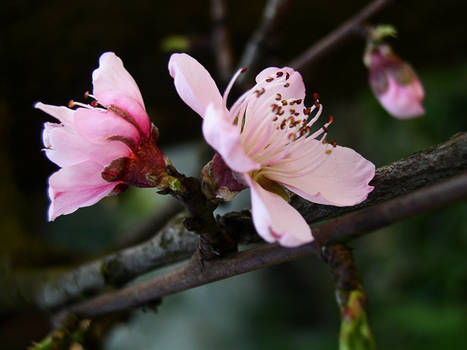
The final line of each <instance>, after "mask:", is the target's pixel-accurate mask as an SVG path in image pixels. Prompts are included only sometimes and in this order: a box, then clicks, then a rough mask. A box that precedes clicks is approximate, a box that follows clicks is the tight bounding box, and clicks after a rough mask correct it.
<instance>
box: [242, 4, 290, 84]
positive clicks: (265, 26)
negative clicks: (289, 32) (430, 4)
mask: <svg viewBox="0 0 467 350" xmlns="http://www.w3.org/2000/svg"><path fill="white" fill-rule="evenodd" d="M288 4H289V0H269V1H268V3H267V4H266V6H265V8H264V12H263V18H262V19H261V23H260V24H259V26H258V28H257V29H256V30H255V32H254V33H253V35H252V36H251V38H250V40H249V41H248V43H247V44H246V47H245V51H244V52H243V55H242V57H241V58H240V64H239V68H244V67H247V68H248V69H249V71H247V72H246V74H243V75H241V76H240V77H239V78H238V83H240V84H241V83H242V82H244V81H247V77H249V74H252V73H254V70H255V69H254V68H255V67H256V64H257V62H258V61H259V60H260V58H261V55H262V52H261V51H262V49H263V48H264V46H265V45H266V41H267V39H268V38H269V36H270V35H271V33H272V32H273V30H274V28H275V27H276V26H277V25H278V24H279V22H280V20H281V19H282V18H283V17H284V16H283V14H284V13H285V10H286V7H287V6H288Z"/></svg>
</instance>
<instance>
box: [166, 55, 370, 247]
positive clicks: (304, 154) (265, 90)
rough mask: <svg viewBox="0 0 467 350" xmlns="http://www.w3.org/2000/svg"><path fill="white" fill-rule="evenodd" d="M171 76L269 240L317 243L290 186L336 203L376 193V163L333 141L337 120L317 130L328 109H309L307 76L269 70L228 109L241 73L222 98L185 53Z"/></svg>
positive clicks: (305, 195)
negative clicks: (245, 191)
mask: <svg viewBox="0 0 467 350" xmlns="http://www.w3.org/2000/svg"><path fill="white" fill-rule="evenodd" d="M169 72H170V75H171V76H172V77H173V79H174V84H175V88H176V90H177V92H178V94H179V95H180V97H181V98H182V100H183V101H184V102H185V103H186V104H188V105H189V106H190V107H191V108H192V109H193V110H194V111H195V112H197V113H198V114H199V115H200V116H201V117H202V118H203V125H202V130H203V134H204V137H205V139H206V141H207V142H208V144H209V145H211V146H212V147H213V148H214V149H215V150H216V151H217V153H218V154H219V155H220V157H221V158H222V160H223V161H224V162H225V164H226V165H227V166H228V167H229V168H230V170H231V171H232V174H233V178H234V179H235V183H236V184H237V185H238V183H241V184H242V185H244V186H247V187H249V188H250V191H251V192H250V193H251V205H252V216H253V222H254V225H255V227H256V230H257V232H258V233H259V234H260V235H261V236H262V237H263V238H264V239H265V240H266V241H268V242H274V241H278V242H279V243H280V244H281V245H283V246H287V247H294V246H298V245H301V244H304V243H307V242H310V241H312V240H313V237H312V234H311V229H310V227H309V225H308V224H307V223H306V221H305V220H304V218H303V217H302V216H301V215H300V214H299V213H298V211H297V210H295V209H294V208H293V207H292V206H291V205H289V204H288V202H287V201H286V198H287V192H286V191H285V190H284V187H285V188H286V189H287V190H290V191H292V192H294V193H296V194H298V195H300V196H301V197H303V198H305V199H307V200H310V201H312V202H315V203H321V204H329V205H335V206H348V205H354V204H357V203H360V202H362V201H363V200H365V199H366V198H367V195H368V193H369V192H370V191H371V190H372V189H373V187H371V186H369V185H368V183H369V182H370V180H371V179H372V178H373V176H374V174H375V167H374V165H373V164H372V163H371V162H369V161H368V160H366V159H365V158H363V157H362V156H361V155H360V154H358V153H356V152H355V151H353V150H352V149H350V148H346V147H341V146H337V145H335V144H329V143H327V141H326V133H327V127H328V126H329V125H330V124H331V123H332V118H330V119H329V120H328V122H327V123H325V124H324V126H322V127H321V128H318V129H317V130H316V131H312V127H313V124H314V123H315V122H316V121H317V120H318V118H319V117H320V115H321V113H322V108H323V107H322V105H321V104H320V103H319V101H318V100H316V101H315V104H314V105H312V106H311V107H309V108H308V107H306V106H305V104H304V99H305V86H304V83H303V80H302V77H301V75H300V74H299V73H298V72H296V71H294V70H293V69H292V68H289V67H284V68H274V67H271V68H267V69H265V70H263V71H262V72H261V73H259V74H258V75H257V77H256V85H255V86H254V87H253V88H252V89H250V90H248V91H246V92H245V93H244V94H243V95H242V96H241V97H240V98H239V99H238V100H237V101H236V102H235V103H234V104H233V105H232V106H231V107H230V109H228V108H227V97H228V94H229V92H230V89H231V88H232V85H233V83H234V81H235V79H236V78H237V77H238V75H239V74H241V71H238V72H237V73H236V75H235V76H234V77H233V78H232V80H231V82H230V84H229V85H228V87H227V89H226V91H225V93H224V95H223V96H221V94H220V92H219V90H218V88H217V87H216V84H215V82H214V80H213V79H212V77H211V76H210V74H209V73H208V72H207V70H206V69H205V68H204V67H203V66H202V65H201V64H200V63H199V62H198V61H196V60H195V59H194V58H192V57H190V56H188V55H186V54H173V55H172V57H171V58H170V61H169ZM319 136H320V137H321V138H320V139H318V137H319ZM214 160H216V159H214ZM217 162H219V160H217ZM222 177H223V178H224V179H225V178H226V177H225V176H224V174H223V176H222ZM229 181H230V182H231V180H229ZM237 188H238V186H237Z"/></svg>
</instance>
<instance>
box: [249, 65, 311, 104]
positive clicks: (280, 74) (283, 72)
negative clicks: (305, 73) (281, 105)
mask: <svg viewBox="0 0 467 350" xmlns="http://www.w3.org/2000/svg"><path fill="white" fill-rule="evenodd" d="M271 78H272V81H268V80H270V79H271ZM256 83H257V85H256V86H255V87H254V88H253V90H255V89H258V88H263V87H264V89H265V95H264V98H266V97H267V96H268V95H269V94H273V95H276V94H280V95H281V99H282V100H287V99H291V98H293V99H302V102H303V99H304V98H305V84H304V83H303V79H302V76H301V75H300V73H299V72H297V71H295V70H294V69H292V68H290V67H283V68H277V67H269V68H266V69H264V70H262V71H261V72H260V73H259V74H258V75H257V76H256ZM302 105H303V103H302Z"/></svg>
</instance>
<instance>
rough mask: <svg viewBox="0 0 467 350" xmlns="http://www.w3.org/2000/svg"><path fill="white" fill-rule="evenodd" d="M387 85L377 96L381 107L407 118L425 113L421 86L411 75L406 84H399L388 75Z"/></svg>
mask: <svg viewBox="0 0 467 350" xmlns="http://www.w3.org/2000/svg"><path fill="white" fill-rule="evenodd" d="M387 79H388V83H389V87H388V89H387V91H386V92H385V93H384V94H382V95H381V96H377V97H378V99H379V101H380V102H381V104H382V105H383V107H384V108H385V109H386V110H387V111H388V112H389V113H390V114H391V115H393V116H395V117H397V118H401V119H409V118H414V117H418V116H421V115H422V114H424V113H425V109H424V108H423V105H422V102H423V97H424V91H423V86H422V84H421V83H420V81H419V80H418V79H417V78H416V77H413V80H412V82H411V83H409V84H408V85H400V84H399V83H397V82H396V81H395V80H394V78H393V77H391V76H388V77H387Z"/></svg>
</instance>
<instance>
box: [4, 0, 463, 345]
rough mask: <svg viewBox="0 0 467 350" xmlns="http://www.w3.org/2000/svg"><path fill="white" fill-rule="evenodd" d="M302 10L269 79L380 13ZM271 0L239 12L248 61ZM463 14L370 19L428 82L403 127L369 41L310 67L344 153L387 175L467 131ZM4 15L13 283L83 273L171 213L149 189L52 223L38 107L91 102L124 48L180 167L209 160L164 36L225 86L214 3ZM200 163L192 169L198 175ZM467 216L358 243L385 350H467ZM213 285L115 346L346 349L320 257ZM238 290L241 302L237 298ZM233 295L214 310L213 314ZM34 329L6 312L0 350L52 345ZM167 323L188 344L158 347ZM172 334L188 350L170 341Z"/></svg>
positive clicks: (437, 217)
mask: <svg viewBox="0 0 467 350" xmlns="http://www.w3.org/2000/svg"><path fill="white" fill-rule="evenodd" d="M291 3H292V5H291V6H290V8H289V10H288V12H287V14H286V16H285V18H284V19H283V21H282V22H281V24H280V26H279V27H278V28H277V31H276V32H275V34H274V35H273V37H272V38H271V40H269V42H268V43H267V45H266V46H265V47H264V50H265V53H266V55H265V57H264V58H263V60H262V66H263V67H267V66H269V65H284V64H286V63H287V62H288V61H290V60H291V59H293V58H294V57H296V56H297V55H298V54H299V53H301V52H302V51H303V50H305V49H306V48H307V47H309V46H310V45H311V44H313V43H314V42H316V41H317V40H318V39H320V38H321V37H322V36H323V35H325V34H326V33H328V32H329V31H330V30H332V29H333V28H335V26H336V25H338V24H339V23H341V22H342V21H343V20H345V19H347V18H348V17H349V16H350V15H352V14H354V13H355V12H356V11H357V10H358V9H360V8H362V7H363V6H364V5H365V4H366V3H367V1H351V2H350V1H337V0H330V1H327V2H322V1H304V0H303V1H298V0H297V1H291ZM264 4H265V2H264V1H235V2H234V1H231V2H229V18H228V24H229V26H230V29H231V34H232V42H233V46H234V57H235V59H238V58H239V57H240V55H241V53H242V50H243V48H244V44H245V43H246V41H247V40H248V39H249V37H250V35H251V33H252V31H253V30H254V29H255V28H256V25H257V23H258V20H259V18H260V16H261V13H262V9H263V6H264ZM466 7H467V6H466V5H465V4H464V3H463V2H460V1H454V0H446V1H443V2H441V3H440V2H438V1H421V0H413V1H408V0H407V1H398V2H397V3H396V4H394V5H393V6H390V7H389V8H388V9H387V10H385V11H384V12H383V13H381V15H379V16H378V17H376V18H375V19H374V21H373V23H391V24H394V25H395V26H396V27H397V28H398V31H399V37H398V39H397V40H393V41H392V44H393V47H394V49H395V51H396V52H397V53H398V54H399V55H400V56H402V57H403V58H404V59H407V60H408V61H409V62H411V63H412V65H413V66H414V67H415V69H416V70H417V72H418V73H419V76H420V78H421V80H422V82H423V83H424V86H425V90H426V101H425V104H424V105H425V107H426V110H427V113H426V115H425V116H424V117H422V118H418V119H413V120H407V121H401V120H397V119H395V118H392V117H390V116H389V115H388V114H387V113H386V112H385V111H384V110H382V108H381V107H380V106H379V105H378V103H377V101H376V100H375V99H374V97H373V96H372V95H371V92H370V90H369V87H368V84H367V80H366V79H367V78H366V77H367V75H366V70H365V67H364V66H363V64H362V60H361V57H362V55H363V48H364V42H363V40H361V39H359V38H357V39H354V40H350V41H348V42H346V43H345V44H343V45H341V47H339V48H338V49H337V50H335V51H333V52H332V53H330V54H329V55H326V56H325V57H323V58H322V59H321V60H320V61H319V62H315V63H314V65H313V66H312V67H309V68H307V69H304V70H303V71H302V72H303V76H304V80H305V83H306V85H307V89H308V91H319V93H320V95H321V100H322V102H323V104H324V105H325V111H326V113H327V115H329V114H333V115H335V117H336V122H335V123H334V125H333V127H332V131H331V133H332V135H333V136H334V137H335V138H337V140H338V141H339V143H340V144H342V145H346V146H350V147H352V148H355V149H356V150H357V151H358V152H360V153H361V154H363V155H364V156H365V157H366V158H368V159H370V160H371V161H373V162H374V163H375V164H376V165H377V166H381V165H383V164H386V163H388V162H390V161H394V160H397V159H400V158H402V157H404V156H407V155H409V154H410V153H413V152H415V151H418V150H421V149H424V148H427V147H429V146H431V145H433V144H436V143H439V142H443V141H445V140H447V139H448V138H449V137H450V136H452V135H453V134H454V133H456V132H458V131H463V130H465V129H466V125H467V121H466V120H467V118H466V112H467V99H466V90H467V89H466V82H467V61H466V57H467V36H466V26H465V24H464V22H465V18H464V17H465V11H466ZM0 8H1V10H0V35H1V37H0V40H1V41H0V142H1V144H0V146H1V147H0V169H1V170H0V181H1V182H0V184H1V188H2V189H1V191H0V205H1V211H0V228H1V234H0V272H1V271H10V270H11V269H14V268H19V267H21V268H28V267H32V266H34V267H38V266H44V267H45V266H49V265H52V264H62V265H64V264H68V263H76V262H78V261H82V260H85V259H88V258H90V257H92V256H96V255H98V254H99V252H102V251H104V250H105V249H106V248H107V247H108V246H109V245H110V243H111V242H113V241H114V240H115V239H116V237H117V236H118V235H124V234H125V232H126V231H127V230H128V229H129V228H131V227H132V226H134V225H135V223H137V222H138V221H140V220H142V219H143V218H144V217H145V216H146V215H149V214H150V213H151V212H153V211H154V207H157V206H158V205H159V206H160V205H165V204H164V203H165V202H164V203H162V204H161V202H160V200H159V199H154V198H153V197H156V195H154V194H153V193H152V192H150V191H149V190H138V191H129V192H128V193H126V194H124V195H123V196H119V197H114V198H109V199H106V200H104V201H102V203H100V204H98V205H96V206H94V207H92V208H85V209H80V210H79V211H78V212H77V213H75V214H72V215H69V216H66V217H61V218H59V219H57V220H56V222H54V223H47V222H46V211H47V205H48V199H47V196H46V181H47V177H48V176H49V174H50V173H51V172H53V171H54V170H55V169H56V167H55V166H54V165H53V164H52V163H51V162H49V161H48V160H47V159H46V158H45V157H44V155H43V154H42V152H41V147H42V144H41V129H42V124H43V122H44V121H47V120H52V119H51V118H50V117H49V116H47V115H45V114H43V113H41V112H40V111H37V110H34V109H33V107H32V105H33V103H34V102H35V101H42V102H44V103H49V104H56V105H63V104H67V102H68V101H69V100H70V99H76V100H80V99H82V97H81V96H82V95H83V93H84V92H85V91H86V90H90V89H91V72H92V70H93V69H94V68H96V67H97V60H98V57H99V55H100V54H101V53H103V52H105V51H115V52H116V53H117V55H118V56H120V57H121V58H122V59H123V61H124V64H125V67H126V68H127V70H128V71H129V72H130V73H131V74H132V75H133V77H134V78H135V80H136V81H137V83H138V85H139V87H140V89H141V91H142V94H143V97H144V99H145V103H146V106H147V109H148V112H149V115H150V116H151V119H152V121H153V122H154V123H155V124H156V125H157V126H158V127H159V130H160V134H161V137H160V142H159V144H160V147H161V148H162V149H163V150H164V151H165V150H172V151H171V152H173V154H174V157H175V158H177V159H181V160H180V161H179V162H181V163H179V164H178V166H179V167H180V168H183V167H184V164H183V162H184V160H183V159H186V154H189V156H188V158H190V157H191V158H193V159H197V157H198V154H197V153H196V152H195V151H194V150H193V147H190V146H188V147H184V146H183V145H185V144H186V142H188V141H190V140H198V139H199V137H200V135H201V133H200V118H199V117H197V115H195V113H194V112H192V111H191V110H190V109H189V108H188V107H187V106H186V105H185V104H184V103H183V102H182V101H181V100H180V99H179V98H178V96H177V94H176V92H175V89H174V87H173V83H172V79H171V78H170V76H169V75H168V72H167V62H168V58H169V56H170V53H171V50H170V49H168V48H167V40H168V39H170V38H171V37H172V36H174V35H179V36H182V38H183V39H184V40H186V41H187V43H188V47H187V48H186V49H185V50H184V51H186V52H188V53H190V54H191V55H192V56H194V57H196V58H197V59H198V60H199V61H201V62H202V63H203V64H204V65H205V66H206V67H207V69H208V70H209V71H211V72H213V74H214V72H215V64H214V63H215V60H214V54H213V50H212V46H211V45H212V40H211V31H212V27H213V26H212V21H211V17H210V4H209V1H196V2H194V1H176V0H175V1H157V2H155V1H139V0H133V1H131V2H123V1H99V2H83V1H3V2H2V4H1V5H0ZM169 46H170V45H169ZM177 51H178V50H177ZM220 88H221V90H222V89H223V86H220ZM196 149H197V148H196ZM169 152H170V151H169ZM190 152H192V153H190ZM183 157H185V158H183ZM176 165H177V163H176ZM200 167H201V164H199V165H196V162H195V165H194V166H193V168H194V169H195V170H193V171H194V173H195V174H196V173H197V172H198V171H199V169H200ZM140 191H143V192H144V191H148V192H146V194H140V193H139V192H140ZM466 209H467V206H466V204H465V203H463V204H458V205H455V206H452V207H450V208H448V209H445V210H442V211H440V212H437V213H431V214H426V215H422V216H419V217H417V218H414V219H411V220H408V221H406V222H404V223H401V224H396V225H393V226H391V227H389V228H387V229H384V230H380V231H379V232H377V233H375V234H373V235H370V236H368V237H366V238H364V239H361V240H359V241H358V242H355V243H354V244H353V245H354V246H355V247H357V248H358V249H356V253H355V254H356V257H357V260H358V262H359V266H360V269H361V272H362V276H363V281H364V284H365V286H366V287H367V290H368V294H369V300H370V321H371V325H372V327H373V330H374V331H375V335H376V341H377V344H379V345H380V348H383V349H384V348H389V347H390V346H391V347H397V348H398V349H415V348H423V349H439V348H446V349H447V348H449V349H461V348H465V347H467V340H466V339H465V334H464V332H463V330H464V329H465V328H466V327H467V321H466V319H467V310H466V302H467V300H466V295H467V293H466V288H467V264H466V262H465V254H466V248H467V222H466V219H465V213H466V212H467V211H466ZM122 214H123V217H122ZM125 214H126V215H125ZM252 276H253V277H252ZM223 284H225V287H224V288H223V287H222V286H223ZM252 284H253V286H252ZM203 288H205V290H206V292H205V293H206V295H208V296H211V297H204V299H203V298H202V297H199V294H200V293H201V294H202V293H204V292H199V290H201V289H198V290H197V291H192V292H187V293H184V294H182V295H179V296H174V297H169V298H166V300H165V301H164V304H163V305H162V307H161V309H160V312H159V314H158V315H157V316H156V317H155V318H151V320H150V321H148V320H146V322H150V325H151V326H148V325H147V324H146V325H143V324H145V323H144V322H143V321H144V320H145V318H148V317H149V316H148V315H144V316H141V315H140V314H138V315H137V316H135V318H132V321H131V322H130V323H128V324H125V325H124V326H120V333H118V334H117V333H115V334H117V335H115V334H114V335H113V337H114V339H119V341H118V342H117V341H115V340H113V341H112V340H110V341H109V345H108V346H109V348H111V349H117V348H122V349H124V348H125V347H124V346H123V345H120V347H118V346H117V345H115V344H116V343H118V344H125V340H124V339H125V338H124V335H122V334H124V333H125V329H124V328H125V327H127V328H126V332H127V333H128V334H127V338H126V339H131V342H136V340H135V339H134V338H135V336H134V334H135V333H132V332H129V331H128V329H130V328H129V327H136V326H135V325H139V326H138V327H136V328H135V329H136V330H137V331H139V332H143V330H144V329H147V334H146V333H145V335H140V336H139V338H140V339H146V338H147V342H146V343H144V345H143V343H141V344H140V343H133V344H135V348H138V349H139V348H141V349H143V348H144V349H147V348H172V349H175V348H177V349H178V348H180V349H190V348H197V349H214V348H219V347H222V348H225V349H228V348H230V347H229V346H233V345H237V346H236V347H232V348H236V349H239V348H242V349H243V348H245V349H259V348H268V349H285V348H293V349H302V348H311V347H313V346H315V347H316V348H319V349H321V348H323V349H328V348H329V349H332V348H335V347H336V342H337V336H336V334H337V330H338V322H339V321H338V310H337V307H336V306H335V305H334V301H333V291H332V283H331V281H330V277H329V276H328V271H327V270H326V267H325V266H322V264H320V263H319V262H316V261H313V260H312V259H311V258H310V259H303V260H301V261H298V262H295V263H290V264H285V265H282V266H277V267H274V268H270V269H267V270H265V271H261V272H257V273H254V274H251V276H250V275H249V276H244V277H238V278H235V279H232V280H230V281H226V282H222V283H218V284H215V285H213V286H207V287H203ZM232 289H234V290H236V291H237V293H235V295H234V296H232ZM1 292H2V291H1V286H0V293H1ZM196 293H198V294H196ZM209 293H211V294H209ZM248 293H252V294H251V295H250V294H248ZM203 295H204V294H203ZM223 295H224V297H220V298H221V301H219V302H218V303H217V304H216V303H215V302H213V298H215V297H219V296H223ZM227 296H229V297H227ZM197 298H198V299H197ZM252 300H254V302H252ZM203 303H204V304H203ZM180 304H181V305H182V306H180ZM198 304H199V306H198V307H199V308H200V309H202V310H205V312H204V313H203V317H206V319H205V320H203V318H202V317H201V316H199V317H197V316H196V315H197V314H196V312H195V311H193V312H190V310H192V308H193V305H198ZM213 304H214V305H215V306H213ZM242 305H243V306H244V307H243V308H242ZM214 307H216V308H219V309H220V310H219V311H216V310H214V309H213V308H214ZM185 310H188V311H187V312H184V311H185ZM239 310H240V311H239ZM219 312H220V313H222V316H223V317H222V320H223V321H222V322H227V321H226V320H229V321H228V322H229V323H228V324H229V327H224V328H225V329H224V328H222V327H221V326H220V325H219V324H220V323H219V322H215V321H213V320H214V319H212V318H210V317H219V316H218V315H217V316H214V314H216V313H219ZM37 317H38V316H37V315H36V314H34V313H33V314H31V313H29V314H27V315H24V314H16V315H11V314H5V315H4V316H0V344H7V345H8V347H7V348H15V346H19V348H21V347H22V346H23V345H24V344H27V343H28V341H29V340H30V339H35V340H37V339H38V338H40V337H41V336H43V332H46V330H47V329H46V326H45V325H44V323H42V322H41V323H39V322H37V321H36V320H37ZM190 317H191V318H190ZM170 320H172V321H170ZM190 320H192V321H190ZM210 320H211V321H210ZM138 322H140V323H138ZM157 322H159V323H164V322H167V324H170V322H172V323H173V324H174V325H176V324H184V325H185V324H186V326H184V327H185V328H183V332H182V333H183V334H185V335H186V337H185V339H186V340H185V343H183V342H182V341H181V340H180V339H179V337H180V335H179V334H178V333H177V334H174V335H173V336H170V335H168V334H170V332H169V333H167V332H165V333H164V336H162V335H161V336H160V337H158V336H157V334H154V333H157V332H154V329H160V328H157V327H161V326H160V325H158V324H157ZM190 322H191V323H190ZM203 322H204V323H206V324H209V322H212V325H210V326H209V327H208V328H209V330H208V331H206V330H205V331H206V334H205V333H203V331H199V330H197V329H198V328H196V327H199V325H200V324H203ZM192 324H195V325H196V326H193V325H192ZM122 327H123V328H122ZM190 327H192V328H190ZM193 327H194V328H193ZM216 327H218V328H219V329H217V328H216ZM122 329H123V330H122ZM132 334H133V335H132ZM148 334H150V335H152V337H149V335H148ZM213 334H215V336H213ZM115 337H116V338H115ZM119 337H120V338H119ZM122 337H123V338H122ZM175 338H176V339H177V341H178V343H170V341H175V340H174V339H175ZM240 338H241V343H238V342H239V341H240ZM161 339H162V340H161ZM164 339H165V340H164ZM158 341H159V342H162V343H157V342H158ZM163 341H166V343H164V342H163ZM131 342H130V343H131ZM112 344H113V345H112ZM157 344H159V345H157ZM196 344H198V345H196ZM157 346H159V347H157Z"/></svg>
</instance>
